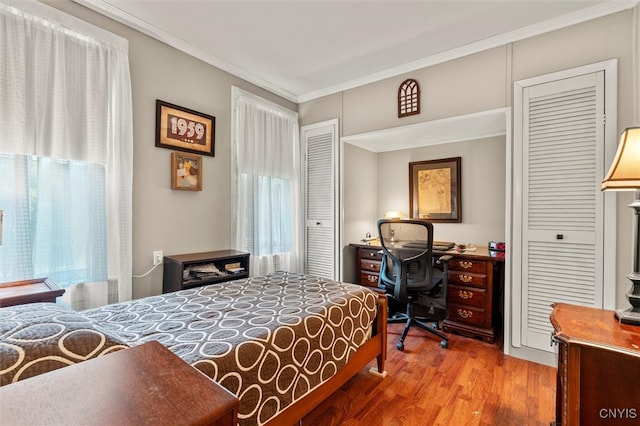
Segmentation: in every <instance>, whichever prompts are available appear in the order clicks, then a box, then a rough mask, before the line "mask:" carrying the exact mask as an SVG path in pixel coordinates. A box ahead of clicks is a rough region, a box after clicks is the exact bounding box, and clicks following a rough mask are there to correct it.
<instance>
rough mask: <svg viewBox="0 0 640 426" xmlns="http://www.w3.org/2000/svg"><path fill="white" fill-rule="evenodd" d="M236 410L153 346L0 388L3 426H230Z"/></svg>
mask: <svg viewBox="0 0 640 426" xmlns="http://www.w3.org/2000/svg"><path fill="white" fill-rule="evenodd" d="M238 405H239V401H238V399H237V398H236V397H235V396H233V395H232V394H231V393H229V392H228V391H227V390H226V389H224V388H222V387H220V386H219V385H218V384H216V383H215V382H214V381H212V380H210V379H209V378H208V377H206V376H205V375H204V374H202V373H201V372H199V371H198V370H196V369H195V368H193V367H191V366H190V365H189V364H187V363H186V362H184V361H182V360H181V359H180V358H178V357H177V356H176V355H174V354H173V353H172V352H171V351H170V350H169V349H167V348H165V347H164V346H162V345H161V344H160V343H158V342H149V343H145V344H143V345H140V346H136V347H133V348H131V349H125V350H122V351H118V352H115V353H112V354H109V355H105V356H102V357H100V358H95V359H93V360H90V361H85V362H81V363H79V364H75V365H72V366H69V367H64V368H61V369H59V370H55V371H52V372H50V373H46V374H42V375H40V376H36V377H32V378H30V379H26V380H23V381H20V382H17V383H13V384H11V385H6V386H3V387H0V419H1V420H2V421H1V423H2V424H7V425H9V424H10V425H53V424H60V425H63V424H68V425H71V424H78V425H80V424H87V425H89V424H90V425H142V424H148V425H217V426H222V425H225V426H227V425H228V426H235V425H236V424H237V412H238Z"/></svg>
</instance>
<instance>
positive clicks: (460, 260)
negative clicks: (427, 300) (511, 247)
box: [442, 247, 504, 343]
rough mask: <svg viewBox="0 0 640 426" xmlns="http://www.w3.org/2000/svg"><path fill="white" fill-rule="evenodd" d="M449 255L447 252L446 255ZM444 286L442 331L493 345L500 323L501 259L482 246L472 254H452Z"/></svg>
mask: <svg viewBox="0 0 640 426" xmlns="http://www.w3.org/2000/svg"><path fill="white" fill-rule="evenodd" d="M447 254H449V252H447ZM451 255H452V256H453V258H452V259H451V260H450V261H449V275H448V287H447V314H448V315H447V319H446V320H445V321H444V322H443V324H442V328H443V329H444V331H454V332H457V333H459V334H462V335H465V336H471V337H480V338H482V340H484V341H485V342H487V343H493V342H495V339H496V333H497V330H498V329H499V326H500V322H501V315H500V293H501V287H502V283H503V280H504V278H503V276H504V275H503V261H502V260H503V259H502V258H498V257H493V256H492V255H491V252H489V250H488V249H487V248H486V247H478V248H477V250H476V251H475V252H468V253H455V252H454V253H452V254H451Z"/></svg>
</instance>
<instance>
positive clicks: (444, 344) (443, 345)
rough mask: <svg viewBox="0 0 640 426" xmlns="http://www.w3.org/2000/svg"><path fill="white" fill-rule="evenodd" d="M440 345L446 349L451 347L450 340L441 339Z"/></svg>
mask: <svg viewBox="0 0 640 426" xmlns="http://www.w3.org/2000/svg"><path fill="white" fill-rule="evenodd" d="M440 346H442V347H443V348H444V349H447V348H448V347H449V342H447V341H446V340H441V341H440Z"/></svg>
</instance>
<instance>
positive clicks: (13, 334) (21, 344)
mask: <svg viewBox="0 0 640 426" xmlns="http://www.w3.org/2000/svg"><path fill="white" fill-rule="evenodd" d="M127 347H128V345H127V344H126V343H124V342H122V341H120V340H119V339H117V338H115V337H113V336H111V335H109V334H108V333H107V332H105V331H104V330H103V329H102V328H101V327H100V326H99V325H98V324H97V323H94V322H93V321H92V320H90V319H88V318H85V317H83V316H82V315H81V314H79V313H77V312H75V311H74V310H72V309H70V308H67V307H65V306H62V305H58V304H55V303H33V304H27V305H18V306H9V307H6V308H2V309H0V386H4V385H8V384H10V383H14V382H17V381H19V380H23V379H27V378H29V377H33V376H37V375H39V374H42V373H46V372H49V371H53V370H57V369H58V368H62V367H66V366H68V365H72V364H76V363H78V362H82V361H86V360H88V359H92V358H96V357H99V356H102V355H105V354H108V353H111V352H115V351H118V350H120V349H125V348H127Z"/></svg>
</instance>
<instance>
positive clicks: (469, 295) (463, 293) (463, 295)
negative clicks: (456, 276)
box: [458, 290, 473, 300]
mask: <svg viewBox="0 0 640 426" xmlns="http://www.w3.org/2000/svg"><path fill="white" fill-rule="evenodd" d="M458 296H460V298H461V299H466V300H469V299H473V292H472V291H468V290H458Z"/></svg>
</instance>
